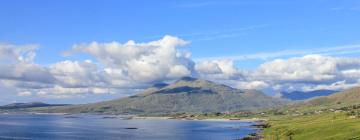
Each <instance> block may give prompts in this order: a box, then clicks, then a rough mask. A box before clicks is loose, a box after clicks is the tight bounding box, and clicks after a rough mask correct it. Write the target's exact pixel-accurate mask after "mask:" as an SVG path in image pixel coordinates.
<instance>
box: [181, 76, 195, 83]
mask: <svg viewBox="0 0 360 140" xmlns="http://www.w3.org/2000/svg"><path fill="white" fill-rule="evenodd" d="M196 80H198V79H197V78H194V77H189V76H185V77H182V78H180V79H179V80H178V81H187V82H191V81H196Z"/></svg>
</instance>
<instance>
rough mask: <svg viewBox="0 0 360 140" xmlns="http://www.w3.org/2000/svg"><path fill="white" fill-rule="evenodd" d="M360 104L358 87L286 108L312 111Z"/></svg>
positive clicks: (359, 88) (359, 89)
mask: <svg viewBox="0 0 360 140" xmlns="http://www.w3.org/2000/svg"><path fill="white" fill-rule="evenodd" d="M359 104H360V87H354V88H351V89H348V90H345V91H342V92H337V93H334V94H331V95H329V96H323V97H318V98H314V99H310V100H306V101H303V102H298V103H294V104H291V105H289V106H288V108H289V109H301V110H314V109H329V108H340V107H347V106H352V105H359Z"/></svg>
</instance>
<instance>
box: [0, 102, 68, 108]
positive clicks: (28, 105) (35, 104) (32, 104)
mask: <svg viewBox="0 0 360 140" xmlns="http://www.w3.org/2000/svg"><path fill="white" fill-rule="evenodd" d="M65 105H66V104H46V103H42V102H30V103H12V104H8V105H4V106H0V109H23V108H33V107H50V106H65Z"/></svg>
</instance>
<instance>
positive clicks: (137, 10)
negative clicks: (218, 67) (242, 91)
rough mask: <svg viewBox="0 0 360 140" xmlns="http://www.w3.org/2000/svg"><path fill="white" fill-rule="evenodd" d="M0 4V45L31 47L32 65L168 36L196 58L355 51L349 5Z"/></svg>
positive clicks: (351, 0)
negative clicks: (75, 48)
mask: <svg viewBox="0 0 360 140" xmlns="http://www.w3.org/2000/svg"><path fill="white" fill-rule="evenodd" d="M1 3H2V4H1V5H0V19H2V22H1V23H0V32H1V34H0V41H1V42H7V43H13V44H29V43H31V44H39V45H40V46H41V48H40V49H39V50H38V52H37V57H36V62H38V63H40V64H49V63H53V62H56V61H59V60H62V59H63V58H61V56H60V55H59V53H60V52H61V51H64V50H66V49H68V48H70V47H71V46H72V45H73V44H75V43H81V42H90V41H99V42H109V41H119V42H125V41H127V40H136V41H138V42H147V41H150V40H154V39H158V38H160V37H162V36H163V35H166V34H169V35H173V36H178V37H181V38H183V39H186V40H189V41H191V42H192V43H191V45H189V46H188V47H186V48H184V49H188V50H190V51H191V52H192V55H193V57H194V58H203V57H214V56H228V55H242V54H252V53H258V52H276V51H281V50H288V49H297V50H301V49H308V48H317V47H334V46H340V45H350V44H357V43H359V39H358V36H357V34H359V33H360V27H359V26H358V25H359V24H360V14H359V13H360V2H359V1H357V0H347V1H340V0H301V1H287V0H272V1H264V0H241V1H239V0H228V1H159V0H157V1H139V0H135V1H134V0H128V1H110V0H106V1H92V2H89V1H81V0H78V1H72V0H62V1H46V0H34V1H19V0H5V1H2V2H1ZM74 59H75V58H74ZM254 65H256V63H254V64H253V63H245V62H244V67H251V68H252V67H254Z"/></svg>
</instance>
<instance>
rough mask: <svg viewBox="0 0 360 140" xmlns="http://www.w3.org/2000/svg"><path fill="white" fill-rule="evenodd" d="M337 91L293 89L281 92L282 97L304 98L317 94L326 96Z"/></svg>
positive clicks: (291, 98) (316, 95)
mask: <svg viewBox="0 0 360 140" xmlns="http://www.w3.org/2000/svg"><path fill="white" fill-rule="evenodd" d="M336 92H338V91H334V90H315V91H309V92H303V91H293V92H282V93H281V94H282V98H285V99H290V100H306V99H310V98H314V97H319V96H328V95H331V94H334V93H336Z"/></svg>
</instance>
